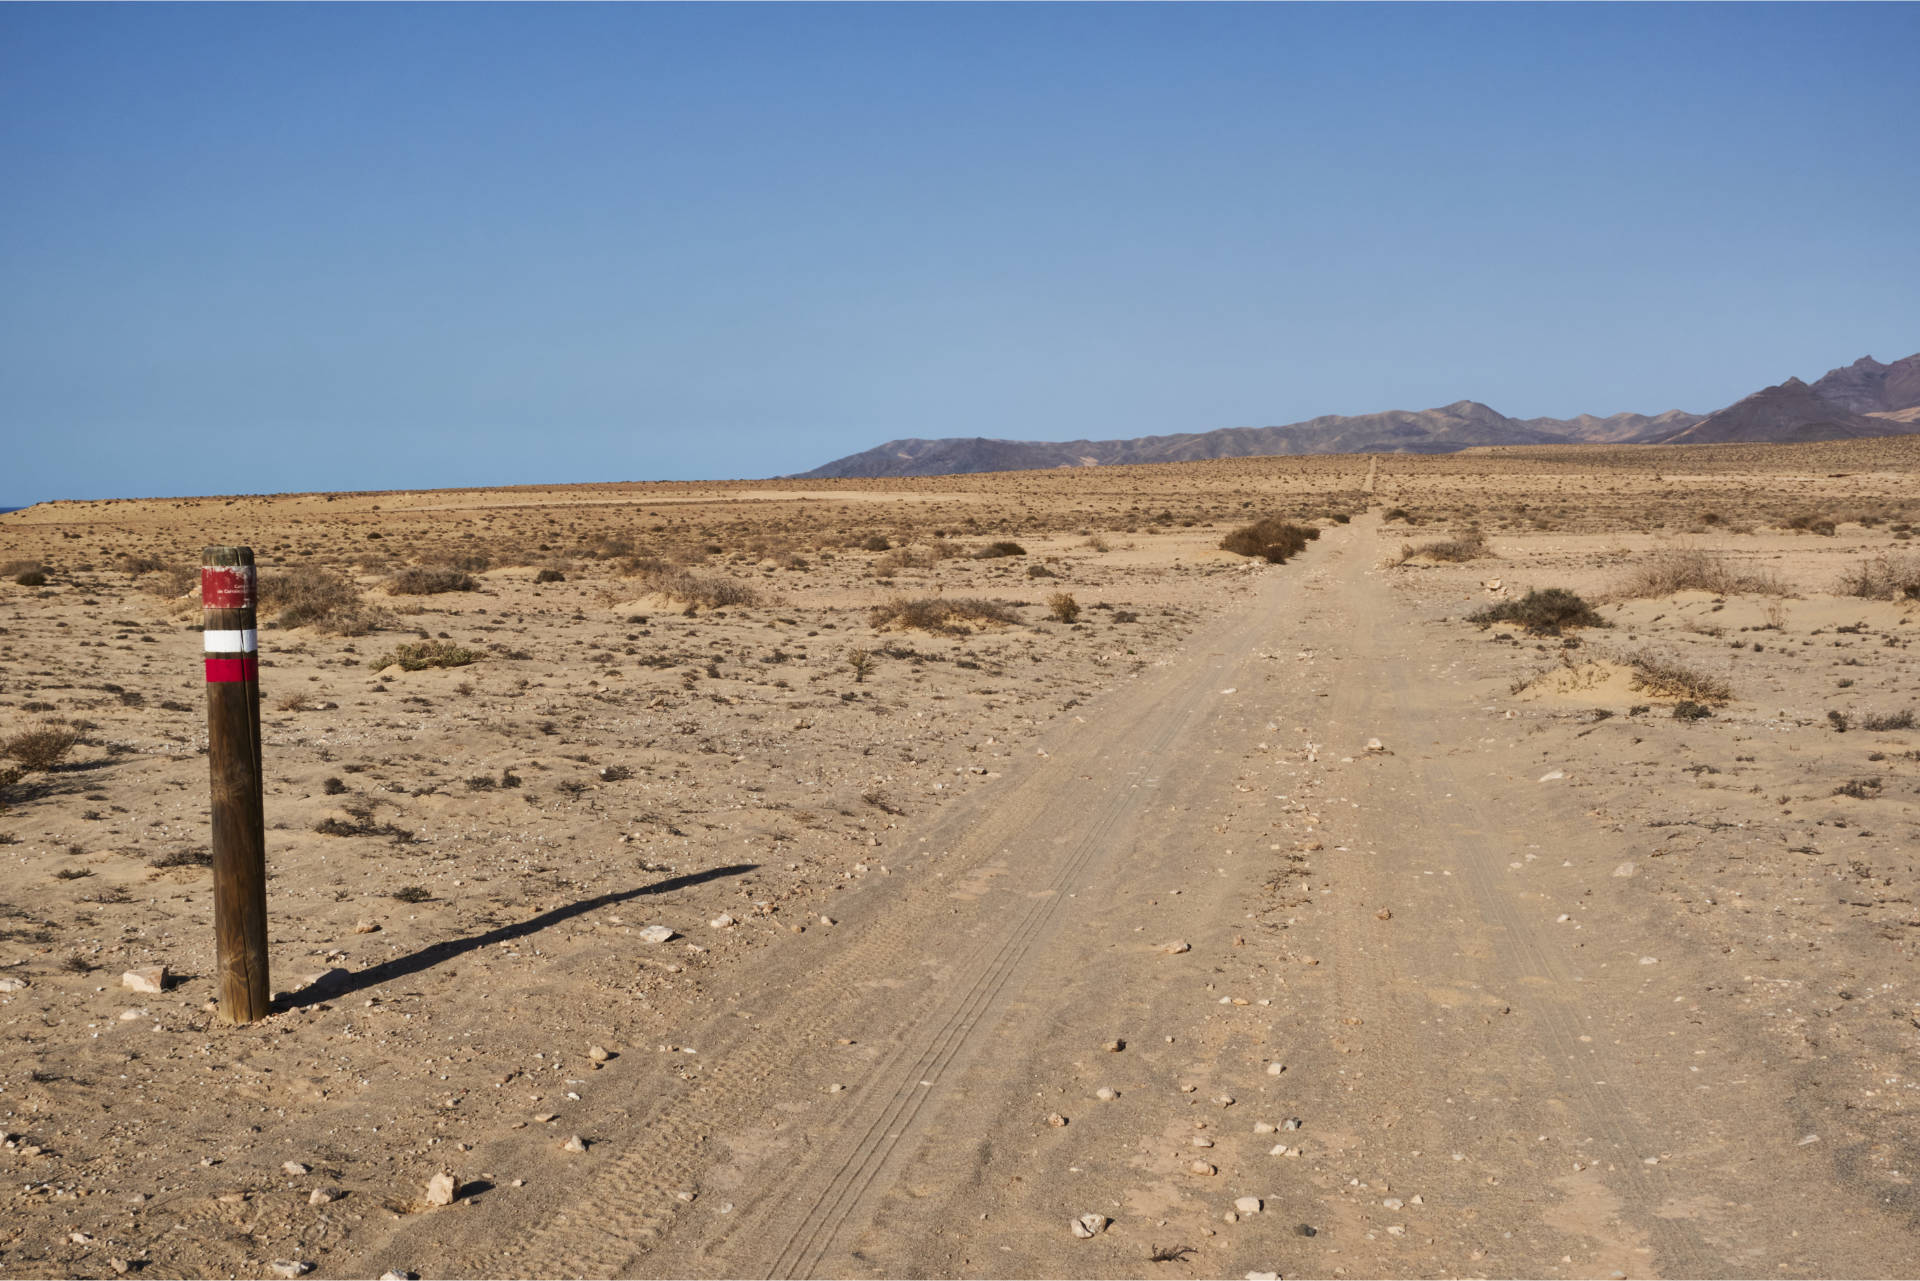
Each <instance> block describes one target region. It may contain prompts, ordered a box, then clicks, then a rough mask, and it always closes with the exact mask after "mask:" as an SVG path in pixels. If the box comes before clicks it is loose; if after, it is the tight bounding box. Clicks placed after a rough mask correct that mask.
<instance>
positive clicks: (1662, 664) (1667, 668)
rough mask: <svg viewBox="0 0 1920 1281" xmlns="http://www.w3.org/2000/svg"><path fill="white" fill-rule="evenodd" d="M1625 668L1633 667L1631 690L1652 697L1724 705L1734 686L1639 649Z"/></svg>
mask: <svg viewBox="0 0 1920 1281" xmlns="http://www.w3.org/2000/svg"><path fill="white" fill-rule="evenodd" d="M1627 665H1628V666H1629V667H1631V668H1633V688H1634V689H1638V690H1645V691H1646V692H1647V693H1649V694H1651V695H1653V696H1654V697H1655V698H1680V699H1689V700H1692V701H1694V702H1698V703H1724V702H1726V701H1727V700H1728V699H1730V698H1732V697H1733V687H1732V686H1730V685H1728V684H1727V682H1725V681H1724V680H1721V679H1720V678H1719V677H1718V676H1713V675H1710V674H1708V673H1706V672H1703V671H1700V670H1699V669H1697V668H1693V667H1688V666H1686V665H1685V664H1684V663H1680V662H1676V661H1675V660H1673V659H1671V658H1667V657H1665V656H1663V655H1660V654H1655V653H1652V652H1650V651H1646V650H1642V651H1641V652H1640V653H1638V654H1630V655H1628V656H1627Z"/></svg>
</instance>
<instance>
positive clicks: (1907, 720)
mask: <svg viewBox="0 0 1920 1281" xmlns="http://www.w3.org/2000/svg"><path fill="white" fill-rule="evenodd" d="M1913 726H1914V719H1913V709H1912V708H1910V707H1909V708H1904V709H1902V710H1900V711H1897V712H1886V713H1883V714H1881V715H1869V716H1862V717H1861V718H1860V728H1861V729H1870V730H1876V731H1880V732H1885V731H1887V730H1890V729H1912V728H1913Z"/></svg>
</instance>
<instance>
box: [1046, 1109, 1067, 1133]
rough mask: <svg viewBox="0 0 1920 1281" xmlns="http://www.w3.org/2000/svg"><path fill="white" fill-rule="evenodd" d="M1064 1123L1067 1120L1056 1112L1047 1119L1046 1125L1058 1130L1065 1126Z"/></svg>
mask: <svg viewBox="0 0 1920 1281" xmlns="http://www.w3.org/2000/svg"><path fill="white" fill-rule="evenodd" d="M1066 1123H1067V1118H1066V1117H1064V1116H1061V1115H1060V1114H1059V1113H1058V1112H1055V1113H1053V1114H1052V1115H1051V1116H1049V1117H1048V1118H1047V1124H1048V1125H1050V1126H1052V1127H1053V1128H1054V1129H1056V1130H1057V1129H1059V1128H1060V1127H1061V1126H1063V1125H1065V1124H1066Z"/></svg>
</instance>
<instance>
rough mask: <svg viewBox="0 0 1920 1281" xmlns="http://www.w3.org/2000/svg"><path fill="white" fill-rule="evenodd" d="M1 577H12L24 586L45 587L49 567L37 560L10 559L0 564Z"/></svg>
mask: <svg viewBox="0 0 1920 1281" xmlns="http://www.w3.org/2000/svg"><path fill="white" fill-rule="evenodd" d="M0 577H4V578H11V579H12V580H13V581H14V582H16V583H18V584H19V585H20V586H22V587H45V586H46V585H47V567H46V566H45V565H43V564H41V563H40V562H39V561H37V560H10V561H8V562H7V563H6V564H4V565H0Z"/></svg>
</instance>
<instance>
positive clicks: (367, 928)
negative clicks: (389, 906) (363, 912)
mask: <svg viewBox="0 0 1920 1281" xmlns="http://www.w3.org/2000/svg"><path fill="white" fill-rule="evenodd" d="M353 932H354V933H355V934H378V933H379V932H380V922H378V921H376V920H373V919H371V918H363V919H361V920H358V921H355V922H354V923H353Z"/></svg>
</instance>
